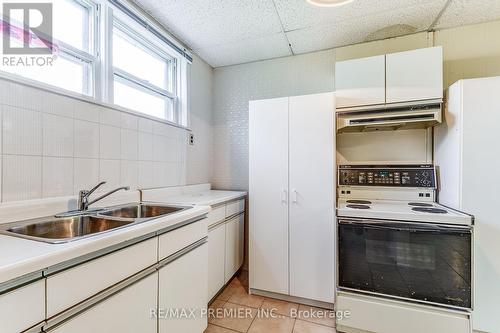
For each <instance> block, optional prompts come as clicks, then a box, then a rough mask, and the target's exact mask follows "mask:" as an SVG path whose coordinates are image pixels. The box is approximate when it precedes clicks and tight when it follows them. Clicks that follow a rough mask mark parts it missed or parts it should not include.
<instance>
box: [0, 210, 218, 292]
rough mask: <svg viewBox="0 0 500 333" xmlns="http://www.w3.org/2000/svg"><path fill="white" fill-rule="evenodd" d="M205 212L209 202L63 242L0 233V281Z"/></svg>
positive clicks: (169, 225) (157, 229) (121, 241)
mask: <svg viewBox="0 0 500 333" xmlns="http://www.w3.org/2000/svg"><path fill="white" fill-rule="evenodd" d="M208 212H210V207H209V206H203V205H199V206H194V207H193V208H191V209H187V210H184V211H181V212H178V213H175V214H172V215H169V216H165V217H161V218H157V219H153V220H149V221H146V222H143V223H139V224H137V225H133V226H129V227H126V228H123V229H119V230H114V231H110V232H106V233H103V234H100V235H95V236H91V237H88V238H85V239H81V240H77V241H73V242H68V243H63V244H48V243H43V242H38V241H32V240H27V239H23V238H18V237H13V236H7V235H0V254H1V255H0V283H4V282H7V281H9V280H12V279H15V278H18V277H22V276H24V275H27V274H30V273H33V272H37V271H41V270H43V269H46V268H48V267H50V266H53V265H56V264H59V263H62V262H65V261H68V260H72V259H75V258H78V257H80V256H83V255H86V254H89V253H92V252H95V251H99V250H102V249H105V248H107V247H110V246H113V245H117V244H120V243H123V242H125V241H128V240H132V239H135V238H138V237H141V236H144V235H148V234H151V233H154V232H156V231H159V230H161V229H164V228H167V227H172V226H175V225H176V224H179V223H182V222H184V221H187V220H190V219H193V218H197V217H202V216H203V215H206V214H207V213H208Z"/></svg>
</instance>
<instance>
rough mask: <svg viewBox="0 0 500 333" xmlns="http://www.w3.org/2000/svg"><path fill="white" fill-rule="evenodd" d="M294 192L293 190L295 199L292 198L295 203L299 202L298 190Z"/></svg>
mask: <svg viewBox="0 0 500 333" xmlns="http://www.w3.org/2000/svg"><path fill="white" fill-rule="evenodd" d="M292 192H293V200H292V201H293V203H297V201H298V198H297V197H298V193H297V190H293V191H292Z"/></svg>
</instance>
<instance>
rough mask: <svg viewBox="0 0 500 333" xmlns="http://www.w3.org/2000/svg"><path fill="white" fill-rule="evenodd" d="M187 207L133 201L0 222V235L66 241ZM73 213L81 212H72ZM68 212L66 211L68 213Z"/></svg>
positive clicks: (137, 222)
mask: <svg viewBox="0 0 500 333" xmlns="http://www.w3.org/2000/svg"><path fill="white" fill-rule="evenodd" d="M189 208H191V207H181V206H167V205H155V204H143V203H134V204H127V205H122V206H116V207H110V208H106V209H104V210H102V211H101V210H99V211H94V212H89V213H88V214H85V213H86V211H84V212H83V213H84V215H79V216H70V217H60V218H58V217H53V216H52V217H45V218H39V219H33V220H28V221H20V222H13V223H7V224H0V234H4V235H9V236H16V237H21V238H26V239H31V240H36V241H40V242H46V243H53V244H57V243H66V242H72V241H75V240H78V239H82V238H86V237H89V236H92V235H96V234H99V233H104V232H109V231H113V230H116V229H120V228H124V227H127V226H131V225H135V224H139V223H143V222H146V221H148V220H151V219H154V218H157V217H162V216H165V215H168V214H172V213H175V212H179V211H181V210H185V209H189ZM74 213H75V214H77V213H79V214H81V213H82V212H74ZM68 214H69V213H68Z"/></svg>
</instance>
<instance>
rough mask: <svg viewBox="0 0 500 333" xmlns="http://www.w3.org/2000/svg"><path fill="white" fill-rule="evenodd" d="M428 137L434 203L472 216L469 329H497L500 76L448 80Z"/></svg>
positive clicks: (499, 290)
mask: <svg viewBox="0 0 500 333" xmlns="http://www.w3.org/2000/svg"><path fill="white" fill-rule="evenodd" d="M434 136H435V137H434V157H435V163H436V165H437V166H438V167H439V178H440V191H439V197H438V201H439V203H441V204H443V205H447V206H450V207H452V208H455V209H459V210H461V211H464V212H466V213H469V214H472V215H474V217H475V226H474V234H475V236H474V250H473V252H474V257H473V258H474V259H473V268H474V276H473V286H472V290H473V297H474V298H473V299H474V301H473V312H472V322H473V328H474V330H477V331H481V332H491V333H494V332H500V214H499V212H500V194H499V192H498V191H499V189H500V77H492V78H481V79H471V80H462V81H458V82H457V83H455V84H453V85H452V86H451V87H450V88H449V90H448V94H447V107H446V111H445V121H444V122H443V124H441V125H440V126H437V127H436V128H435V129H434Z"/></svg>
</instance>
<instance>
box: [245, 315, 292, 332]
mask: <svg viewBox="0 0 500 333" xmlns="http://www.w3.org/2000/svg"><path fill="white" fill-rule="evenodd" d="M294 322H295V319H292V318H288V317H280V318H271V317H267V318H265V317H257V318H255V320H254V321H253V323H252V326H250V329H249V330H248V333H271V332H272V333H292V330H293V324H294Z"/></svg>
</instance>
